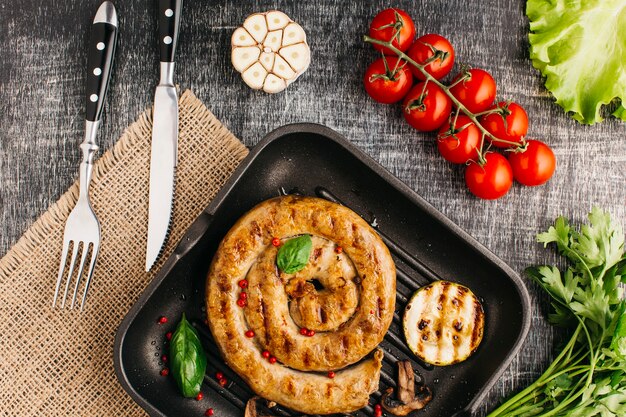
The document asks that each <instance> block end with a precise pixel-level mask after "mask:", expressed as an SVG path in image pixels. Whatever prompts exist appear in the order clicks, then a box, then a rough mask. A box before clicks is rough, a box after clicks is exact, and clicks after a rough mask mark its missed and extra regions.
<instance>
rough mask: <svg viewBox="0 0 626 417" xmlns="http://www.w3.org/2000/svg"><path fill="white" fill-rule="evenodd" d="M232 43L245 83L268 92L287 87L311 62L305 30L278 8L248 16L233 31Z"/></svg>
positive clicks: (233, 60)
mask: <svg viewBox="0 0 626 417" xmlns="http://www.w3.org/2000/svg"><path fill="white" fill-rule="evenodd" d="M231 46H232V52H231V59H232V63H233V66H234V67H235V69H236V70H237V71H238V72H240V73H241V75H242V78H243V80H244V82H245V83H246V84H248V86H250V87H252V88H254V89H255V90H260V89H263V91H265V92H266V93H278V92H280V91H282V90H284V89H285V88H287V86H288V85H289V84H291V83H292V82H293V81H295V80H296V78H298V77H299V76H300V75H301V74H302V73H303V72H304V71H306V69H307V68H308V66H309V63H310V61H311V51H310V49H309V45H308V44H307V42H306V34H305V33H304V29H302V27H301V26H300V25H298V24H297V23H295V22H293V21H292V20H291V19H290V18H289V16H287V15H286V14H284V13H283V12H279V11H276V10H274V11H270V12H267V13H255V14H252V15H250V16H248V18H246V20H245V22H244V23H243V26H241V27H239V28H237V29H236V30H235V31H234V32H233V35H232V37H231ZM260 67H261V68H260Z"/></svg>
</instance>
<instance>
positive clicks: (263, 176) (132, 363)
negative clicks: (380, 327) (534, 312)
mask: <svg viewBox="0 0 626 417" xmlns="http://www.w3.org/2000/svg"><path fill="white" fill-rule="evenodd" d="M284 193H299V194H303V195H311V196H318V197H322V198H326V199H329V200H332V201H336V202H340V203H342V204H344V205H346V206H348V207H350V208H351V209H352V210H354V211H356V212H357V213H359V214H360V215H361V216H362V217H364V218H365V219H366V220H367V221H369V222H370V224H372V225H373V226H374V227H375V228H376V230H377V231H378V232H379V233H380V235H381V237H382V238H383V240H384V241H385V243H386V244H387V245H388V246H389V248H390V250H391V252H392V254H393V256H394V260H395V261H396V265H397V268H398V294H397V299H396V301H397V303H396V315H395V318H394V321H393V323H392V325H391V328H390V329H389V332H388V334H387V336H386V338H385V340H384V342H383V343H382V345H381V346H382V348H383V351H384V352H385V360H384V364H383V371H382V374H381V380H380V390H379V391H378V392H377V393H375V394H374V395H373V396H372V401H371V403H372V404H374V403H375V402H377V401H378V399H379V398H380V394H381V392H384V390H385V388H387V387H388V386H391V385H394V384H395V382H394V379H395V371H396V367H395V362H396V361H397V360H399V359H407V358H408V359H410V360H412V361H413V363H414V369H415V371H416V374H417V381H418V382H419V381H423V382H424V383H426V384H427V385H428V386H430V387H431V388H432V390H433V392H434V399H433V400H432V402H431V403H430V404H428V406H427V407H426V408H425V409H423V410H421V411H418V412H415V413H414V414H415V415H420V416H424V417H451V416H455V417H461V416H469V415H471V414H472V413H473V412H474V411H475V410H476V408H477V407H478V405H479V404H480V402H481V401H482V399H483V398H484V397H485V395H486V393H487V391H488V390H489V388H491V386H492V385H493V384H494V383H495V381H496V379H497V378H498V377H499V376H500V375H501V374H502V372H503V371H504V369H505V368H506V367H507V365H508V364H509V363H510V361H511V360H512V359H513V356H514V355H515V354H517V352H518V350H519V349H520V347H521V344H522V342H523V340H524V338H525V336H526V333H527V332H528V329H529V326H530V315H529V307H530V298H529V296H528V292H527V290H526V288H525V287H524V284H523V283H522V281H521V279H520V278H519V276H518V275H517V274H516V273H515V272H514V271H512V270H511V269H510V268H509V267H508V266H507V265H506V264H505V263H504V262H502V260H500V259H499V258H497V257H496V256H495V255H494V254H493V253H491V252H490V251H488V250H487V249H486V248H485V247H483V246H482V245H481V244H480V243H478V242H477V241H476V240H474V239H473V238H472V237H471V236H469V235H468V234H467V233H465V232H464V231H463V230H461V229H460V228H459V227H458V226H456V225H455V224H454V223H452V222H451V221H450V220H448V219H447V218H446V217H444V216H443V215H442V214H441V213H439V212H438V211H437V210H435V209H434V208H433V207H432V206H431V205H429V204H428V203H427V202H426V201H424V200H423V199H422V198H421V197H419V196H418V195H417V194H416V193H415V192H413V191H412V190H411V189H409V188H408V187H407V186H406V185H404V184H403V183H402V182H400V181H399V180H398V179H397V178H395V177H394V176H392V175H391V174H390V173H389V172H388V171H386V170H385V169H384V168H382V167H381V166H380V165H379V164H377V163H376V162H375V161H374V160H372V159H371V158H370V157H368V156H367V155H365V154H364V153H362V152H361V151H360V150H358V149H357V148H356V147H355V146H353V145H352V144H350V143H349V142H348V141H347V140H345V139H344V138H343V137H341V136H340V135H339V134H337V133H336V132H334V131H333V130H331V129H329V128H326V127H324V126H320V125H316V124H294V125H289V126H284V127H281V128H279V129H277V130H275V131H273V132H271V133H270V134H269V135H267V136H266V137H265V138H264V139H263V140H262V141H261V142H260V143H259V144H258V145H257V146H256V147H255V148H254V149H253V150H252V151H251V152H250V154H249V155H248V157H247V158H246V159H245V160H244V161H243V162H242V164H241V165H240V166H239V167H238V168H237V170H236V171H235V173H234V174H233V176H232V177H231V178H230V180H229V181H228V182H227V184H226V185H225V187H224V188H223V189H222V190H221V191H220V192H219V193H218V195H217V196H216V197H215V199H214V200H213V201H212V202H211V204H210V205H209V206H208V207H207V208H206V210H205V211H204V212H203V213H202V214H201V215H200V216H199V217H198V219H197V220H196V221H195V222H194V223H193V224H192V225H191V227H190V228H189V230H188V231H187V233H186V234H185V236H184V237H183V238H182V240H181V242H180V243H179V245H178V247H177V248H176V249H175V251H174V253H173V254H172V256H171V257H170V258H169V259H168V260H167V262H166V264H165V265H164V266H163V268H162V270H161V271H160V272H159V274H158V275H157V277H156V278H155V279H154V280H153V281H152V282H151V283H150V285H149V286H148V288H147V289H146V291H145V292H144V294H142V296H141V297H140V299H139V300H138V301H137V303H136V304H135V305H134V306H133V307H132V309H131V310H130V312H129V313H128V315H127V316H126V317H125V319H124V321H123V322H122V324H121V325H120V327H119V329H118V332H117V336H116V339H115V352H114V360H115V370H116V373H117V376H118V378H119V380H120V383H121V384H122V386H123V387H124V388H125V389H126V391H128V393H129V394H130V395H131V396H132V397H133V398H134V399H135V401H137V402H138V403H139V404H140V405H141V406H142V407H143V408H144V409H145V410H146V411H147V412H148V413H149V414H150V415H153V416H170V417H175V416H176V417H177V416H202V415H204V412H205V410H206V409H207V408H209V407H211V408H213V409H214V411H215V416H216V417H241V416H243V409H244V407H245V403H246V401H247V400H248V399H249V398H250V397H251V396H252V392H251V391H250V389H249V388H248V387H247V385H246V384H245V383H243V381H242V380H241V379H239V378H238V377H237V375H235V374H234V373H233V372H232V371H230V370H229V369H228V367H227V366H226V365H225V364H224V362H223V361H222V360H221V358H220V356H219V352H218V351H217V348H216V346H215V342H214V341H213V340H212V337H211V334H210V331H209V330H208V327H207V326H206V325H205V324H204V323H203V320H204V307H203V306H204V284H205V278H206V274H207V271H208V268H209V264H210V263H211V259H212V257H213V253H214V251H215V249H216V247H217V245H218V244H219V242H220V241H221V239H222V237H223V236H224V235H225V234H226V232H227V231H228V230H229V228H230V227H231V226H232V225H233V224H234V223H235V221H236V220H237V219H238V218H239V217H240V216H241V215H243V214H244V213H245V212H246V211H247V210H249V209H251V208H252V207H253V206H254V205H256V204H257V203H259V202H261V201H263V200H266V199H268V198H271V197H275V196H277V195H280V194H284ZM436 279H447V280H451V281H456V282H459V283H462V284H464V285H466V286H468V287H470V288H471V289H472V290H473V291H474V293H476V294H477V295H478V296H479V297H480V298H481V300H482V301H483V306H484V308H485V312H486V323H485V334H484V339H483V341H482V343H481V345H480V347H479V349H478V351H477V352H476V353H475V354H474V355H473V356H472V357H470V358H469V359H468V360H466V361H465V362H462V363H460V364H456V365H452V366H448V367H432V366H428V365H425V364H422V363H420V362H419V361H418V360H417V358H416V357H415V356H414V355H413V354H412V353H411V352H410V351H409V350H408V348H407V347H406V344H405V342H404V335H403V332H402V327H401V322H400V320H401V317H402V314H403V310H404V306H405V305H406V302H407V298H409V297H410V295H411V294H412V293H413V291H415V290H416V289H417V288H419V287H420V286H423V285H425V284H427V283H429V282H431V281H433V280H436ZM183 312H185V313H186V315H187V317H188V318H190V319H191V320H192V322H193V323H194V325H195V326H196V328H197V329H198V330H199V332H200V335H201V337H202V339H203V343H204V347H205V349H206V351H207V353H208V356H209V360H208V368H207V375H206V377H205V383H204V386H203V393H204V399H203V400H202V401H196V400H194V399H185V398H183V397H182V396H181V395H180V394H179V393H178V391H177V388H176V386H175V384H174V381H173V380H172V379H171V378H166V377H162V376H160V375H159V372H160V370H161V369H162V367H163V364H162V363H161V359H160V357H161V355H162V354H163V353H164V351H166V349H167V346H166V345H165V337H164V334H165V332H167V331H172V330H173V329H174V327H175V324H176V322H177V321H178V319H179V318H180V316H181V315H182V313H183ZM161 315H165V316H167V317H169V318H170V320H169V322H168V323H166V324H164V325H158V324H156V322H157V319H158V318H159V317H160V316H161ZM218 371H219V372H222V373H224V375H225V376H226V378H227V379H228V385H227V386H226V387H221V386H220V385H219V384H218V383H217V381H216V379H215V374H216V372H218ZM273 414H276V415H284V416H291V415H298V414H297V413H293V412H291V411H289V410H287V409H283V408H280V407H277V408H276V409H273ZM354 415H355V416H358V417H365V416H372V415H373V408H372V407H366V408H365V409H363V410H361V411H359V412H357V413H354Z"/></svg>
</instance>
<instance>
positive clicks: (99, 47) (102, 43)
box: [96, 42, 104, 51]
mask: <svg viewBox="0 0 626 417" xmlns="http://www.w3.org/2000/svg"><path fill="white" fill-rule="evenodd" d="M96 48H98V51H102V50H103V49H104V42H98V44H97V45H96Z"/></svg>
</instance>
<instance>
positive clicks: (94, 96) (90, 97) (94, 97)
mask: <svg viewBox="0 0 626 417" xmlns="http://www.w3.org/2000/svg"><path fill="white" fill-rule="evenodd" d="M89 100H91V101H93V102H94V103H95V102H96V101H98V95H97V94H92V95H90V96H89Z"/></svg>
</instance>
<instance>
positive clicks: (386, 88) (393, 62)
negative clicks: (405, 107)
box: [363, 57, 413, 104]
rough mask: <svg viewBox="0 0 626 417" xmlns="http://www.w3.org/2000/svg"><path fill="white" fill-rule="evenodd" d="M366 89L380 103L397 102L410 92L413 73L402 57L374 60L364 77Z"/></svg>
mask: <svg viewBox="0 0 626 417" xmlns="http://www.w3.org/2000/svg"><path fill="white" fill-rule="evenodd" d="M363 84H365V91H367V94H369V95H370V97H372V98H373V99H374V100H376V101H378V102H379V103H385V104H390V103H395V102H397V101H400V100H402V99H403V98H404V96H406V93H408V92H409V90H410V89H411V86H412V85H413V75H412V74H411V70H409V68H408V65H407V63H406V62H404V61H402V60H401V59H400V58H397V57H396V58H394V57H385V58H381V59H379V60H376V61H374V63H373V64H372V65H370V66H369V67H368V68H367V71H365V76H364V77H363Z"/></svg>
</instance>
